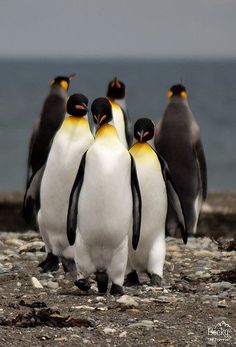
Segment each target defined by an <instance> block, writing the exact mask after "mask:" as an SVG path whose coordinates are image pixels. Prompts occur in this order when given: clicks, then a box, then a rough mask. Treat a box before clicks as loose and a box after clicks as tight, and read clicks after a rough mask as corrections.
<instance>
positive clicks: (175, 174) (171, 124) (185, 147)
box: [155, 84, 207, 235]
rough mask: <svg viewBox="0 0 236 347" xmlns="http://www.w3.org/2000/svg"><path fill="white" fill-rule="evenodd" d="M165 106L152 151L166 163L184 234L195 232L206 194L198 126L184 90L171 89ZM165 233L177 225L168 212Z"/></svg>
mask: <svg viewBox="0 0 236 347" xmlns="http://www.w3.org/2000/svg"><path fill="white" fill-rule="evenodd" d="M168 97H169V103H168V105H167V107H166V110H165V112H164V115H163V117H162V119H161V120H160V122H159V123H158V125H157V126H156V129H155V147H156V149H157V150H158V152H159V153H160V154H161V155H162V156H163V158H164V159H165V160H166V162H167V164H168V166H169V168H170V171H171V173H172V178H173V182H174V184H175V188H176V191H177V193H178V196H179V198H180V201H181V205H182V207H183V213H184V217H185V221H186V229H187V234H188V235H192V234H194V233H195V232H196V228H197V222H198V217H199V213H200V209H201V205H202V202H203V201H204V200H205V198H206V194H207V166H206V160H205V155H204V150H203V145H202V142H201V138H200V130H199V126H198V124H197V122H196V120H195V118H194V115H193V113H192V112H191V110H190V107H189V103H188V96H187V91H186V88H185V87H184V86H183V85H182V84H177V85H174V86H172V87H171V88H170V90H169V92H168ZM167 229H168V232H169V234H171V235H172V234H174V233H175V232H176V229H177V223H176V219H175V216H174V214H173V211H172V209H171V208H170V209H168V218H167Z"/></svg>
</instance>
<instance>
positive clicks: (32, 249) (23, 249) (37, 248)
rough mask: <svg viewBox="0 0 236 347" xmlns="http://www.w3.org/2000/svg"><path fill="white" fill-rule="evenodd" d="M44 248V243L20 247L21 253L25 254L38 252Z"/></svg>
mask: <svg viewBox="0 0 236 347" xmlns="http://www.w3.org/2000/svg"><path fill="white" fill-rule="evenodd" d="M43 247H44V242H42V241H33V242H29V243H27V244H24V245H23V246H21V247H20V249H19V253H23V252H36V251H40V250H41V249H42V248H43Z"/></svg>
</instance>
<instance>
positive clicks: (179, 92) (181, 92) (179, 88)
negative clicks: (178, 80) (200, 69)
mask: <svg viewBox="0 0 236 347" xmlns="http://www.w3.org/2000/svg"><path fill="white" fill-rule="evenodd" d="M172 96H180V97H181V98H183V99H187V90H186V88H185V87H184V86H183V85H182V84H176V85H174V86H172V87H171V88H170V90H169V91H168V98H172Z"/></svg>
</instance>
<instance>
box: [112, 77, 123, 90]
mask: <svg viewBox="0 0 236 347" xmlns="http://www.w3.org/2000/svg"><path fill="white" fill-rule="evenodd" d="M111 86H112V87H116V88H118V89H120V88H121V85H120V82H119V81H118V79H117V77H115V78H114V81H113V82H112V85H111Z"/></svg>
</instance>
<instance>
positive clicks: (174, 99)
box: [170, 95, 188, 106]
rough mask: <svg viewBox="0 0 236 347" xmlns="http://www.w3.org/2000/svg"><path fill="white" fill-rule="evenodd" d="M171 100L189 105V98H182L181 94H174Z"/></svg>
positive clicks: (173, 102) (174, 102)
mask: <svg viewBox="0 0 236 347" xmlns="http://www.w3.org/2000/svg"><path fill="white" fill-rule="evenodd" d="M170 102H171V103H172V104H182V105H186V106H188V99H186V98H182V97H181V96H178V95H175V96H172V98H171V100H170Z"/></svg>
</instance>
